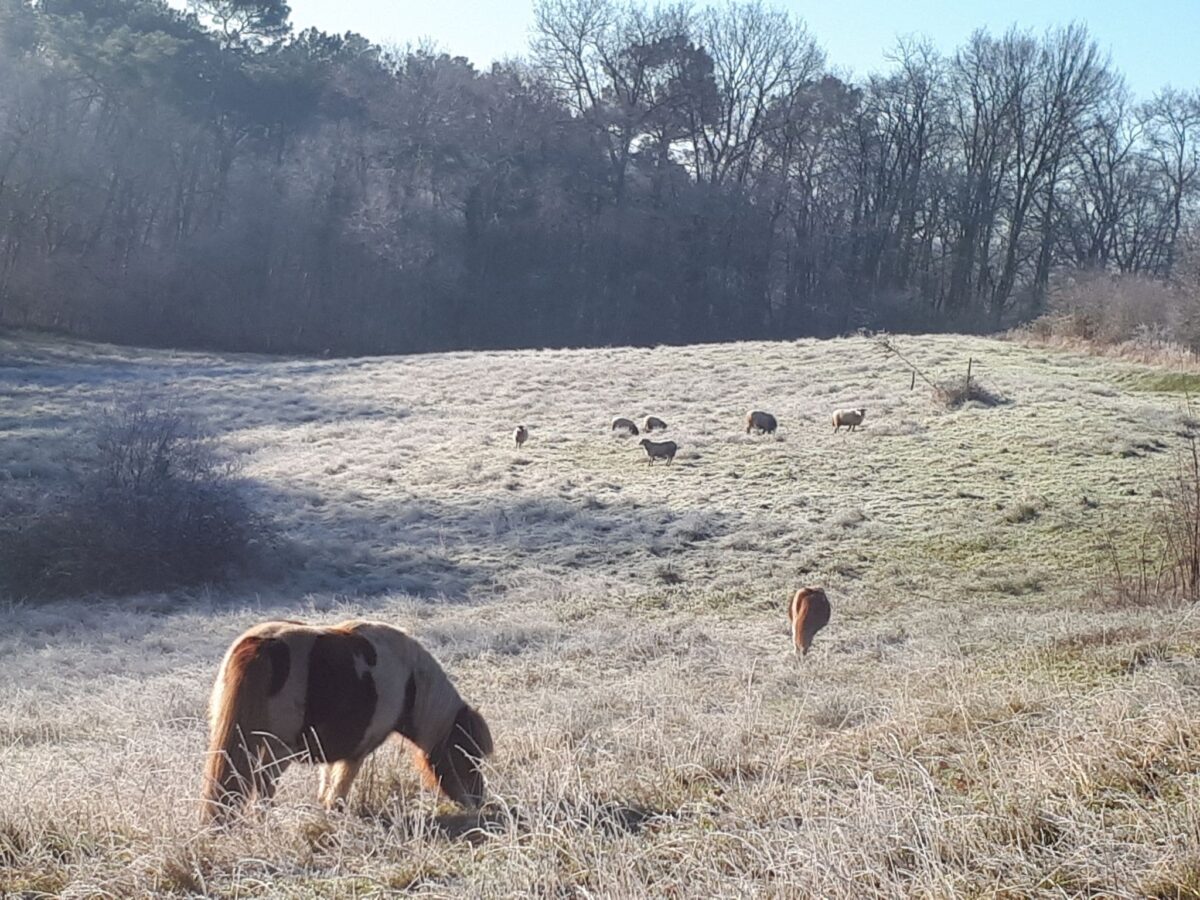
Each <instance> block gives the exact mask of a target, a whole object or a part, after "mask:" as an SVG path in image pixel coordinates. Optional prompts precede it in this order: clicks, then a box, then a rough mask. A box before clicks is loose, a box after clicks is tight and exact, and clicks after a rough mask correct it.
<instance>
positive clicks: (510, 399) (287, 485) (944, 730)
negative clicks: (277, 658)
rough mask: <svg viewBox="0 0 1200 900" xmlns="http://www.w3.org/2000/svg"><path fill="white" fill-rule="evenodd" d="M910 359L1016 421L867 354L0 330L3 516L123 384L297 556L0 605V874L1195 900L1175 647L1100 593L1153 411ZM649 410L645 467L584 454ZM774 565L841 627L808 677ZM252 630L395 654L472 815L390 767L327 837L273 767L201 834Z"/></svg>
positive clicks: (988, 367)
mask: <svg viewBox="0 0 1200 900" xmlns="http://www.w3.org/2000/svg"><path fill="white" fill-rule="evenodd" d="M900 340H901V343H902V346H903V347H904V350H905V354H906V356H908V357H909V358H911V359H913V360H914V361H915V362H916V363H918V364H919V365H920V366H922V368H924V369H926V370H927V371H929V372H930V373H931V374H933V375H936V376H938V377H942V376H946V377H949V376H955V375H961V374H962V372H964V371H965V368H966V361H967V358H968V357H973V358H974V360H975V368H974V371H975V373H976V374H977V375H978V377H981V378H983V379H985V380H986V382H987V383H988V384H989V385H991V386H993V387H995V388H996V389H998V390H999V391H1001V392H1002V393H1003V394H1004V395H1005V396H1007V397H1008V398H1010V399H1011V400H1012V402H1011V403H1009V404H1007V405H1003V406H999V407H995V408H988V409H985V408H980V407H976V406H973V405H970V404H968V405H967V406H965V407H963V408H960V409H957V410H954V411H946V410H944V409H940V408H938V407H937V406H936V405H934V404H933V403H932V402H931V399H930V397H929V394H928V391H927V390H923V389H918V390H916V391H910V390H909V383H910V379H909V374H908V373H907V372H906V371H904V370H902V369H900V368H897V365H896V364H895V363H894V362H891V361H888V360H886V359H884V358H882V357H880V356H879V355H877V354H876V352H875V351H874V350H873V349H872V345H871V343H870V342H869V341H867V340H865V339H845V340H836V341H826V342H817V341H801V342H796V343H788V344H732V345H721V346H704V347H680V348H655V349H628V348H620V349H605V350H587V351H541V352H513V353H473V354H468V353H459V354H443V355H434V356H423V357H409V358H386V359H385V358H379V359H356V360H327V361H312V360H277V359H265V358H257V357H244V356H243V357H213V356H203V355H197V354H170V353H165V352H149V351H128V350H123V349H117V348H109V347H97V346H94V345H80V344H71V343H60V342H46V341H39V340H31V339H26V338H13V337H9V338H7V339H5V338H0V492H3V491H24V492H33V493H36V492H38V491H41V490H44V489H45V488H46V487H48V486H51V485H54V484H56V483H60V482H61V480H62V479H65V478H68V477H69V473H70V472H71V469H72V462H73V460H74V459H76V458H77V457H78V455H79V454H86V453H87V452H89V450H88V447H87V446H86V442H85V441H82V440H81V435H82V434H84V433H85V432H84V429H85V427H86V425H87V422H88V420H89V417H90V416H92V415H93V414H94V412H93V411H94V410H95V409H97V408H100V407H102V406H104V405H106V404H107V403H109V402H111V400H112V399H113V396H114V392H117V393H118V395H120V394H121V393H123V392H130V391H133V390H145V391H148V392H149V393H150V394H151V395H152V396H160V397H162V398H164V399H166V398H170V399H172V400H174V401H175V402H176V403H177V404H178V405H179V406H181V407H182V408H183V409H184V410H186V411H193V412H195V413H197V414H199V415H201V416H203V417H204V419H205V420H206V421H207V422H208V423H209V424H210V425H211V426H212V427H213V428H214V429H215V430H216V431H217V432H218V433H219V435H220V437H221V440H222V442H223V443H224V445H225V446H226V447H227V448H229V449H230V450H231V451H233V452H236V453H237V454H239V455H240V456H241V457H242V459H243V460H244V462H245V465H244V468H243V472H244V474H245V475H246V476H248V477H249V478H250V479H252V481H253V490H254V492H255V497H256V500H257V502H258V504H259V505H260V507H261V508H263V509H264V510H265V511H268V512H270V513H271V514H273V515H274V517H275V518H276V520H277V521H278V522H279V523H280V524H281V526H282V529H283V531H284V534H285V536H286V537H287V539H288V541H289V542H290V548H289V553H291V554H293V559H292V563H291V569H292V574H291V575H290V577H289V578H288V579H287V580H286V581H285V582H283V583H282V584H281V583H275V584H261V585H245V586H242V587H240V588H237V589H229V590H223V591H211V592H209V591H199V592H187V593H178V594H172V595H148V596H139V597H135V598H131V599H127V600H123V601H95V600H84V599H80V600H76V601H72V602H60V603H53V604H40V605H17V606H12V607H8V608H5V609H3V610H0V684H3V685H5V689H4V690H3V691H2V692H0V892H4V891H11V892H22V891H24V892H30V893H31V894H33V895H36V894H37V893H38V892H43V893H46V894H60V893H73V894H79V895H93V894H105V893H107V894H108V895H113V896H135V895H146V894H155V895H161V894H169V893H177V894H188V893H207V894H214V895H221V896H233V895H237V896H253V895H264V896H265V895H270V896H279V895H291V896H307V895H321V896H363V895H370V894H372V893H377V894H378V893H387V892H390V891H394V890H399V889H408V890H411V891H413V892H416V893H419V894H420V893H423V894H428V895H438V896H474V895H479V896H497V897H499V896H513V895H537V896H544V895H548V894H561V895H568V896H569V895H575V894H577V895H580V896H612V897H618V896H619V897H628V896H638V895H655V896H662V895H667V896H718V895H720V896H739V895H740V896H747V895H768V896H771V895H775V896H797V895H820V896H834V897H837V896H841V897H861V896H864V895H869V894H878V895H927V896H960V895H964V894H967V895H970V894H977V895H982V894H986V895H994V894H997V893H1007V894H1009V895H1012V896H1025V895H1046V896H1072V895H1082V894H1093V893H1104V894H1110V895H1116V896H1130V897H1133V896H1146V895H1148V894H1155V893H1159V894H1161V895H1163V896H1179V895H1182V896H1187V895H1188V894H1187V892H1188V891H1193V892H1195V891H1200V799H1198V798H1200V784H1198V783H1197V782H1198V780H1200V776H1198V774H1197V773H1200V715H1198V713H1200V703H1198V700H1197V689H1198V687H1200V662H1198V660H1197V647H1198V646H1200V644H1198V641H1197V639H1198V638H1200V622H1197V620H1196V616H1195V615H1194V613H1193V612H1192V610H1191V608H1189V607H1178V606H1170V605H1155V606H1143V607H1132V606H1128V605H1122V604H1119V603H1116V602H1112V601H1107V600H1097V599H1095V590H1094V589H1095V587H1096V585H1097V582H1098V580H1099V579H1100V578H1101V577H1102V573H1103V571H1104V560H1105V554H1106V552H1107V551H1106V550H1105V548H1104V542H1103V541H1102V540H1101V538H1102V536H1103V535H1104V534H1105V533H1109V534H1112V535H1114V536H1115V538H1116V539H1117V541H1118V542H1119V543H1120V544H1121V545H1122V546H1125V545H1127V544H1128V545H1132V542H1134V541H1135V540H1136V539H1137V538H1138V537H1139V536H1140V535H1141V533H1142V532H1141V529H1142V523H1143V522H1144V521H1145V518H1146V516H1147V515H1148V512H1149V509H1150V507H1151V505H1152V504H1153V502H1154V500H1153V498H1152V496H1151V495H1152V491H1153V490H1154V489H1155V488H1156V487H1157V486H1158V485H1159V483H1160V481H1161V479H1162V478H1163V476H1164V475H1165V474H1166V473H1168V472H1169V470H1170V468H1171V465H1172V460H1173V457H1174V452H1175V451H1176V450H1177V449H1178V448H1180V447H1181V446H1182V444H1183V441H1184V438H1183V437H1182V436H1181V435H1182V433H1183V432H1184V431H1185V422H1184V415H1183V413H1184V410H1183V408H1182V401H1181V397H1180V395H1178V394H1169V393H1161V392H1153V391H1148V390H1145V389H1144V384H1145V383H1148V381H1147V379H1148V378H1149V376H1150V375H1152V374H1153V370H1151V369H1148V368H1146V367H1141V366H1138V365H1134V364H1132V363H1126V362H1123V361H1119V360H1112V359H1107V360H1100V359H1093V358H1088V357H1086V356H1082V355H1076V354H1071V353H1064V352H1058V351H1053V350H1044V349H1041V350H1039V349H1029V348H1026V347H1022V346H1018V345H1016V344H1013V343H1006V342H999V341H991V340H985V339H976V338H962V337H956V336H946V337H912V338H902V339H900ZM858 406H863V407H866V408H867V410H868V416H867V420H866V422H865V423H864V425H863V426H862V428H860V429H859V430H858V431H856V432H855V433H854V434H845V433H841V434H838V435H834V434H833V433H832V426H831V425H830V421H829V416H830V413H831V411H832V410H833V409H836V408H839V407H858ZM752 408H753V409H765V410H768V411H770V412H773V413H774V414H775V415H776V416H778V418H779V421H780V429H779V432H778V433H777V434H776V435H775V436H773V437H772V436H761V437H759V436H747V435H746V434H745V433H744V423H743V417H744V415H745V413H746V411H747V410H749V409H752ZM647 414H653V415H657V416H660V417H662V418H663V419H664V420H666V422H667V423H668V424H669V426H670V428H669V429H668V431H667V432H665V438H664V439H669V440H674V441H676V442H677V443H678V444H679V445H680V452H679V455H678V457H677V458H676V460H675V464H674V465H673V466H671V467H670V468H668V467H666V466H662V465H659V466H650V465H647V463H646V457H645V453H644V452H643V451H642V449H641V448H640V447H639V446H638V445H637V442H636V440H635V439H622V438H620V437H617V436H614V435H613V434H612V432H611V430H610V425H611V421H612V419H613V417H614V416H617V415H625V416H629V417H631V418H635V419H637V420H639V421H640V420H641V419H642V418H643V417H644V416H645V415H647ZM516 423H524V424H525V425H527V426H528V428H529V434H530V437H529V442H528V443H527V444H526V445H525V447H524V448H522V449H520V450H518V449H516V448H515V447H513V442H512V429H513V427H514V426H515V424H516ZM1160 445H1162V446H1160ZM1164 448H1165V449H1164ZM801 584H823V585H825V586H826V588H827V589H828V591H829V594H830V598H831V601H832V603H833V619H832V621H831V624H830V626H829V627H828V628H827V629H826V630H824V631H822V632H821V633H820V634H819V635H818V636H817V639H816V641H815V643H814V647H813V651H812V653H811V654H810V656H809V657H808V658H807V659H806V660H804V661H803V662H800V661H799V660H797V659H796V658H795V656H794V655H793V654H792V652H791V643H790V638H789V633H788V628H787V621H786V600H787V596H788V592H789V591H790V590H791V589H794V588H795V587H796V586H798V585H801ZM279 615H287V616H290V617H304V618H310V619H320V620H323V621H331V620H336V619H338V618H344V617H349V616H354V615H365V616H373V617H379V618H384V619H387V620H389V621H392V622H394V623H396V624H400V625H403V626H405V627H407V628H409V629H410V630H411V631H412V632H413V633H414V634H416V635H417V636H418V637H419V638H420V639H421V640H422V641H424V642H425V643H426V644H427V645H428V646H429V647H430V648H431V649H432V650H433V652H434V653H435V654H436V655H437V656H438V657H439V659H440V660H441V661H442V662H443V664H444V665H445V666H446V668H447V670H448V671H449V672H450V673H451V674H452V676H453V677H454V678H455V680H456V681H457V683H458V684H459V686H460V688H461V690H462V692H463V694H464V696H465V697H467V698H468V699H469V700H470V701H471V702H472V703H476V704H478V705H479V706H480V707H481V709H482V711H483V712H484V713H485V714H486V715H487V717H488V720H489V723H490V724H491V726H492V731H493V733H494V735H495V737H496V743H497V754H496V756H495V757H494V759H493V760H492V762H491V767H490V772H489V776H490V785H491V787H492V788H493V790H494V794H495V796H494V798H493V800H492V802H491V803H490V804H489V805H488V806H487V807H486V808H485V809H484V810H483V812H482V813H481V814H480V815H478V816H476V815H467V814H464V813H462V812H460V811H457V810H455V809H453V808H452V807H449V806H447V805H444V804H441V803H440V802H439V801H438V798H436V797H435V796H433V795H432V794H429V793H428V792H425V791H423V789H422V788H420V786H419V784H418V782H417V779H416V776H415V774H414V773H413V771H412V770H411V768H410V767H409V766H408V764H407V761H406V760H405V759H404V757H403V751H402V749H401V748H398V747H396V748H391V747H389V748H387V749H386V750H385V751H381V752H380V753H379V754H378V755H377V756H376V758H374V760H373V761H372V762H371V763H370V764H369V765H368V767H367V769H366V770H365V771H364V773H363V775H362V776H361V777H360V781H359V783H358V784H357V785H356V788H355V792H354V793H353V794H352V804H351V808H350V809H349V810H348V811H347V812H346V813H342V814H335V815H326V814H324V813H322V812H319V811H318V810H317V809H316V808H315V807H314V805H313V803H312V798H313V797H314V796H315V775H314V773H312V772H311V771H306V770H303V769H297V768H293V769H292V770H291V771H289V773H288V775H287V776H286V778H285V779H284V788H283V790H282V792H281V796H280V798H279V802H278V804H277V805H276V807H275V808H274V809H272V810H271V811H270V812H269V813H268V814H266V815H265V816H261V817H259V818H256V819H255V820H254V821H251V822H248V823H246V824H245V825H244V826H243V827H241V828H238V829H235V830H233V831H231V832H228V833H216V834H206V833H202V832H200V830H199V829H198V827H197V824H196V823H197V817H196V797H197V796H198V794H199V772H200V765H201V759H202V754H203V748H204V723H203V710H204V702H205V698H206V695H207V691H208V689H209V687H210V685H211V680H212V677H213V675H214V673H215V669H216V666H217V663H218V662H219V659H220V655H221V653H222V651H223V650H224V648H225V646H226V645H227V644H228V642H229V641H230V640H231V639H232V638H233V637H234V636H236V634H237V633H238V632H239V631H240V630H241V629H242V628H243V627H245V626H246V625H248V624H249V623H251V622H253V621H256V620H258V619H261V618H264V617H268V616H279Z"/></svg>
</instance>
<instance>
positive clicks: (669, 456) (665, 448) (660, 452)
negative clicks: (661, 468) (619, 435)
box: [638, 438, 679, 466]
mask: <svg viewBox="0 0 1200 900" xmlns="http://www.w3.org/2000/svg"><path fill="white" fill-rule="evenodd" d="M638 443H640V444H641V445H642V446H643V447H645V448H646V455H647V456H649V457H650V465H654V461H655V460H656V459H665V460H666V461H667V465H668V466H669V465H670V464H671V460H673V459H674V458H675V451H676V450H678V449H679V448H678V447H677V446H676V445H675V442H674V441H652V440H650V438H642V439H641V440H640V441H639V442H638Z"/></svg>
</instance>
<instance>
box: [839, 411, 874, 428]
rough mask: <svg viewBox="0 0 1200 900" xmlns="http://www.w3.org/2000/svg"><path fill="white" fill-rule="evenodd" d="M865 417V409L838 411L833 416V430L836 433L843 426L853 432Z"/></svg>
mask: <svg viewBox="0 0 1200 900" xmlns="http://www.w3.org/2000/svg"><path fill="white" fill-rule="evenodd" d="M866 417H867V411H866V410H865V409H839V410H838V411H837V412H835V413H834V414H833V430H834V431H835V432H836V431H838V430H839V429H840V428H841V427H842V426H843V425H845V426H846V427H847V428H849V429H850V430H851V431H853V430H854V429H855V428H857V427H858V426H859V425H861V424H862V420H863V419H865V418H866Z"/></svg>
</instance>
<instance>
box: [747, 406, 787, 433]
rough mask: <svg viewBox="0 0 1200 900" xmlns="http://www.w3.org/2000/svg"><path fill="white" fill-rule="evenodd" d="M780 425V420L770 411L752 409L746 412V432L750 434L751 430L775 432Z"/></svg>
mask: <svg viewBox="0 0 1200 900" xmlns="http://www.w3.org/2000/svg"><path fill="white" fill-rule="evenodd" d="M778 427H779V422H777V421H776V420H775V417H774V416H773V415H771V414H770V413H767V412H762V411H761V410H757V409H752V410H751V411H750V412H748V413H746V434H749V433H750V432H751V431H757V432H758V433H759V434H762V433H764V432H766V433H767V434H774V433H775V429H776V428H778Z"/></svg>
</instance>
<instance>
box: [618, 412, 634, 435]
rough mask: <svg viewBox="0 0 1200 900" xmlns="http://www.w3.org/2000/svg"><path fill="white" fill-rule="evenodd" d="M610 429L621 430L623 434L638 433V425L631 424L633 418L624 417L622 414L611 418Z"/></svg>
mask: <svg viewBox="0 0 1200 900" xmlns="http://www.w3.org/2000/svg"><path fill="white" fill-rule="evenodd" d="M612 430H613V431H623V432H624V433H625V435H631V434H637V433H638V427H637V426H636V425H634V424H633V420H632V419H626V418H625V417H624V416H617V417H616V418H615V419H613V424H612Z"/></svg>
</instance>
